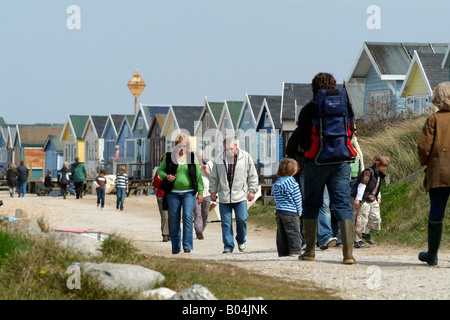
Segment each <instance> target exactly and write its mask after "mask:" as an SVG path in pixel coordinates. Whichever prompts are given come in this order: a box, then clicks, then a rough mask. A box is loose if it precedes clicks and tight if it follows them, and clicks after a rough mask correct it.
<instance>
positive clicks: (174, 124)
mask: <svg viewBox="0 0 450 320" xmlns="http://www.w3.org/2000/svg"><path fill="white" fill-rule="evenodd" d="M202 111H203V106H170V108H169V112H168V113H167V117H166V120H165V121H164V126H163V129H162V132H161V135H162V136H164V137H166V145H165V151H164V152H171V151H172V149H173V147H174V146H175V138H176V137H177V135H178V134H180V133H181V132H184V133H186V134H187V135H188V136H189V139H190V142H191V151H195V150H196V145H197V142H196V139H195V135H194V128H195V125H196V122H197V121H198V119H199V118H200V115H201V113H202Z"/></svg>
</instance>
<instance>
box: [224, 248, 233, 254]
mask: <svg viewBox="0 0 450 320" xmlns="http://www.w3.org/2000/svg"><path fill="white" fill-rule="evenodd" d="M222 253H233V251H231V249H224V250H223V252H222Z"/></svg>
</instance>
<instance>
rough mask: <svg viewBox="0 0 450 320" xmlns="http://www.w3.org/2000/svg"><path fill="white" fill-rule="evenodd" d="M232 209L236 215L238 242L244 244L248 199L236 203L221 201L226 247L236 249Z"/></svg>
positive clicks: (223, 237) (223, 235) (220, 208)
mask: <svg viewBox="0 0 450 320" xmlns="http://www.w3.org/2000/svg"><path fill="white" fill-rule="evenodd" d="M232 210H234V215H235V217H236V241H237V243H238V244H243V243H245V241H246V240H245V237H246V235H247V219H248V212H247V200H244V201H241V202H236V203H219V211H220V219H221V225H222V241H223V245H224V249H229V250H231V251H233V249H234V239H233V223H232V222H233V215H232Z"/></svg>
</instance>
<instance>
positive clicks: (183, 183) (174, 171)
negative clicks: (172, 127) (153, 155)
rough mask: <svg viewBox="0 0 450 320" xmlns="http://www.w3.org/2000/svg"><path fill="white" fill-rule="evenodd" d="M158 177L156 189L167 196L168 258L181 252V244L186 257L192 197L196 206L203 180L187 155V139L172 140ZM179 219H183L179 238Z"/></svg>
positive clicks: (194, 159) (190, 242)
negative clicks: (169, 150) (171, 147)
mask: <svg viewBox="0 0 450 320" xmlns="http://www.w3.org/2000/svg"><path fill="white" fill-rule="evenodd" d="M158 176H159V177H160V178H161V179H163V182H162V183H161V185H160V188H161V189H162V190H163V191H164V192H165V193H167V203H168V205H169V221H170V227H169V229H170V240H171V242H172V254H178V253H179V252H180V251H181V240H183V250H184V252H185V253H190V252H191V250H193V210H194V204H195V201H196V195H197V201H198V202H199V203H201V202H202V201H203V180H202V176H201V171H200V167H199V164H198V160H197V157H195V155H194V154H193V153H192V152H190V142H189V136H188V135H186V134H184V133H181V134H179V135H178V136H177V137H176V139H175V147H174V148H173V150H172V152H167V153H166V156H165V157H164V159H163V161H162V162H161V165H160V167H159V169H158ZM197 193H198V194H197ZM181 208H183V215H181ZM181 219H183V235H182V238H181V227H180V221H181Z"/></svg>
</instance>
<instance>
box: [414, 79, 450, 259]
mask: <svg viewBox="0 0 450 320" xmlns="http://www.w3.org/2000/svg"><path fill="white" fill-rule="evenodd" d="M432 102H433V104H434V105H435V106H436V107H437V108H438V109H439V111H438V112H436V113H434V114H432V115H431V116H429V117H428V119H427V120H426V121H425V125H424V127H423V129H422V133H421V135H420V137H419V141H418V145H417V147H418V156H419V162H420V164H421V165H422V166H427V168H426V169H425V172H426V175H425V181H424V187H425V189H426V191H427V192H428V193H429V197H430V211H429V215H428V251H427V252H421V253H420V254H419V260H420V261H423V262H426V263H427V264H429V265H437V264H438V256H437V253H438V250H439V246H440V243H441V237H442V220H443V219H444V214H445V207H446V205H447V201H448V198H449V195H450V82H448V81H447V82H442V83H440V84H438V85H437V86H436V87H435V88H434V90H433V100H432Z"/></svg>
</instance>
